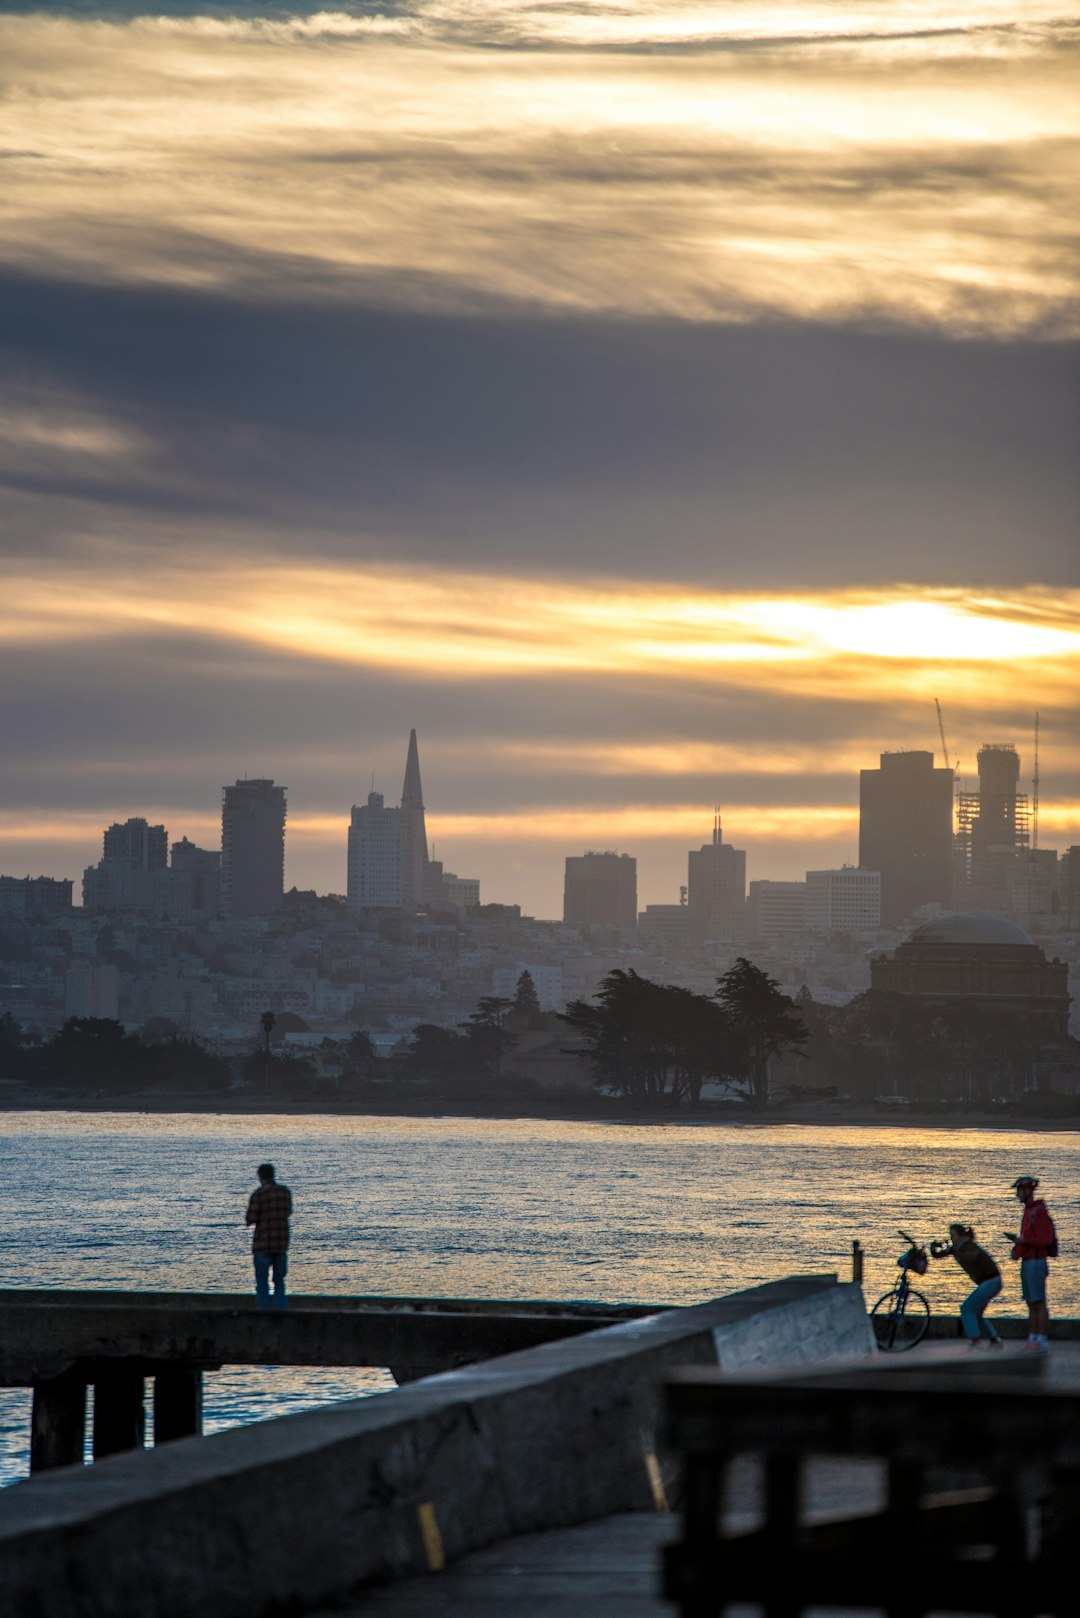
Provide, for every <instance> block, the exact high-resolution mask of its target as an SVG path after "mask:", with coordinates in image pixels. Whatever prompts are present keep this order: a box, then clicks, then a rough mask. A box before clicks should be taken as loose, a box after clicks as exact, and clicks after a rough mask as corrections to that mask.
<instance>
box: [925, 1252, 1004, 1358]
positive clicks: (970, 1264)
mask: <svg viewBox="0 0 1080 1618" xmlns="http://www.w3.org/2000/svg"><path fill="white" fill-rule="evenodd" d="M930 1251H931V1253H932V1254H933V1256H934V1258H954V1259H955V1260H956V1262H957V1263H958V1264H959V1266H960V1268H961V1269H962V1270H963V1271H965V1273H966V1274H967V1275H969V1276H970V1277H971V1279H972V1280H973V1281H974V1283H975V1290H974V1292H971V1293H969V1294H968V1296H967V1297H966V1298H965V1299H964V1301H963V1303H962V1304H961V1305H960V1323H961V1325H962V1326H963V1328H964V1336H965V1337H966V1338H967V1340H968V1342H969V1343H970V1344H971V1345H972V1347H974V1346H975V1344H976V1343H986V1344H987V1345H988V1346H989V1347H990V1348H1000V1347H1001V1338H1000V1337H999V1336H998V1334H997V1332H996V1331H995V1330H994V1328H993V1326H992V1325H991V1324H990V1322H989V1321H988V1320H986V1319H985V1318H984V1316H985V1312H986V1308H987V1305H988V1304H990V1303H992V1302H993V1301H994V1299H995V1298H996V1297H997V1295H998V1293H999V1292H1000V1291H1001V1271H1000V1270H999V1269H998V1267H997V1265H996V1264H995V1263H994V1260H993V1259H992V1258H991V1257H990V1254H989V1253H988V1252H987V1251H986V1248H985V1247H980V1246H979V1244H978V1242H977V1241H976V1240H975V1232H974V1231H973V1230H972V1228H971V1226H970V1225H961V1224H954V1225H950V1226H949V1240H948V1241H947V1242H931V1243H930Z"/></svg>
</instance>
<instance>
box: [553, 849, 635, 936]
mask: <svg viewBox="0 0 1080 1618" xmlns="http://www.w3.org/2000/svg"><path fill="white" fill-rule="evenodd" d="M563 921H564V922H566V923H567V924H568V925H569V926H571V927H636V926H637V860H635V859H633V858H632V857H631V856H630V855H629V854H611V853H607V854H592V853H590V854H568V855H567V856H566V879H565V884H564V887H563Z"/></svg>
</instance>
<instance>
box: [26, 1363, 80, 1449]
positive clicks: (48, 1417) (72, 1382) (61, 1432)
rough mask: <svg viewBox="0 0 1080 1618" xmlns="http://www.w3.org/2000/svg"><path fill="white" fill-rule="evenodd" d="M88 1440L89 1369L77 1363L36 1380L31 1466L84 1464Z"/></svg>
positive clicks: (31, 1432)
mask: <svg viewBox="0 0 1080 1618" xmlns="http://www.w3.org/2000/svg"><path fill="white" fill-rule="evenodd" d="M85 1442H86V1373H85V1371H81V1370H79V1368H78V1367H77V1366H76V1367H74V1368H73V1369H72V1370H70V1371H65V1372H64V1373H63V1375H62V1376H52V1377H49V1378H48V1379H47V1380H45V1381H42V1382H35V1383H34V1405H33V1410H32V1412H31V1416H30V1470H31V1472H47V1471H50V1470H51V1469H52V1468H53V1467H56V1466H81V1465H82V1462H83V1445H84V1443H85Z"/></svg>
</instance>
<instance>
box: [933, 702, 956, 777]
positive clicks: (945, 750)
mask: <svg viewBox="0 0 1080 1618" xmlns="http://www.w3.org/2000/svg"><path fill="white" fill-rule="evenodd" d="M934 707H935V708H936V709H937V722H938V730H939V731H940V732H941V752H942V755H943V757H944V759H945V768H946V769H947V770H950V769H951V770H954V771H955V770H958V769H959V768H960V760H959V759H957V760H956V762H955V764H950V763H949V744H948V742H947V741H946V740H945V715H944V714H943V713H942V711H941V703H940V702H939V701H938V699H937V697H935V698H934Z"/></svg>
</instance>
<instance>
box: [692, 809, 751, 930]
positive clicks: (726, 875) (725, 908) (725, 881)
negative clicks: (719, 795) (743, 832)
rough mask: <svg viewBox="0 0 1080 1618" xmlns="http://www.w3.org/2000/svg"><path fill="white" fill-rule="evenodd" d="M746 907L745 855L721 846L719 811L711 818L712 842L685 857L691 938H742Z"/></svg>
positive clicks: (722, 835)
mask: <svg viewBox="0 0 1080 1618" xmlns="http://www.w3.org/2000/svg"><path fill="white" fill-rule="evenodd" d="M745 904H746V853H745V850H743V849H741V848H733V847H732V845H731V844H730V843H725V842H724V833H723V828H722V826H721V824H720V811H719V810H716V811H715V813H714V814H713V834H712V842H711V843H705V844H704V845H703V846H702V847H701V848H697V849H691V850H690V853H689V854H688V856H687V874H686V908H687V913H688V926H689V930H690V937H691V938H693V939H695V940H697V941H698V942H699V943H700V942H702V941H703V940H704V939H706V938H711V939H733V938H741V936H742V929H743V919H744V916H743V912H744V907H745Z"/></svg>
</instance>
